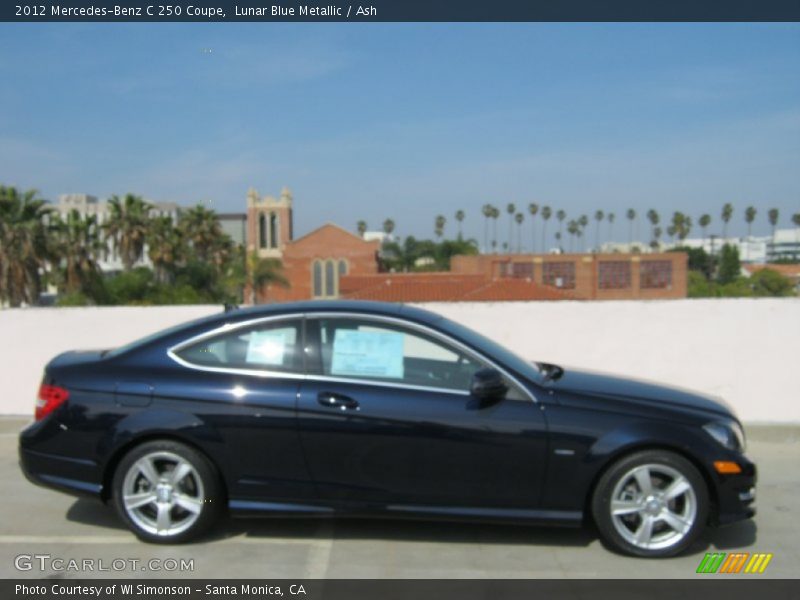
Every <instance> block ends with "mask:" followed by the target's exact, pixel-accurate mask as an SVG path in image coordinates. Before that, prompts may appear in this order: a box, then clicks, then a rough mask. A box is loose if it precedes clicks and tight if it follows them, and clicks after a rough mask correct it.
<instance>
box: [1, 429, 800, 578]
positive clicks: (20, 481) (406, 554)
mask: <svg viewBox="0 0 800 600" xmlns="http://www.w3.org/2000/svg"><path fill="white" fill-rule="evenodd" d="M24 425H25V420H24V419H19V418H11V417H6V418H0V481H2V482H3V484H2V485H3V489H4V491H3V493H2V494H0V507H2V510H0V515H2V519H1V520H0V577H2V578H29V577H30V578H41V577H50V578H66V579H77V578H93V577H103V578H110V577H120V578H130V577H148V578H149V577H152V578H160V577H170V578H173V577H196V578H223V577H233V578H240V577H241V578H245V577H246V578H269V579H275V578H283V579H298V578H329V577H330V578H501V579H503V578H620V577H625V578H658V579H664V578H667V579H671V578H693V577H706V578H708V577H751V578H753V577H759V578H764V577H776V578H777V577H780V578H787V577H798V574H800V570H798V569H797V565H798V562H799V561H800V520H798V518H797V510H798V498H800V468H799V467H798V465H800V427H785V426H775V427H767V426H758V427H749V428H747V429H748V434H749V448H748V455H749V456H750V457H751V458H752V459H753V460H755V461H756V463H757V464H758V467H759V484H758V488H757V490H758V493H757V500H756V507H757V510H758V514H757V515H756V518H755V519H754V520H752V521H747V522H743V523H738V524H734V525H731V526H729V527H725V528H720V529H711V530H709V531H708V532H707V533H706V534H705V535H704V536H703V537H702V539H701V540H699V541H698V542H697V543H696V544H695V545H694V546H693V547H692V548H691V549H690V551H689V552H688V553H686V554H683V555H681V556H679V557H676V558H671V559H660V560H646V559H635V558H630V557H625V556H620V555H618V554H614V553H613V552H611V551H609V550H607V549H606V548H605V547H604V546H603V545H602V544H601V543H600V541H599V540H598V539H597V536H596V534H595V533H594V532H593V531H592V530H591V529H579V530H574V529H560V528H544V527H519V526H507V525H485V524H464V523H442V522H422V521H405V520H403V521H394V520H353V519H325V520H316V519H247V520H242V519H226V520H224V521H223V522H222V523H220V524H219V526H217V527H216V528H215V530H214V531H213V533H212V534H211V535H210V536H209V537H208V538H207V539H204V540H203V541H201V542H197V543H192V544H184V545H179V546H160V545H151V544H146V543H143V542H140V541H138V540H137V539H136V538H135V537H134V536H133V535H132V534H131V533H129V532H128V531H127V530H126V529H125V528H124V527H123V526H122V525H121V523H120V521H119V520H118V519H117V516H116V514H115V513H114V510H113V509H112V508H111V507H106V506H104V505H102V504H100V503H97V502H94V501H91V500H85V499H75V498H73V497H70V496H67V495H64V494H60V493H57V492H53V491H49V490H46V489H42V488H39V487H37V486H34V485H32V484H30V483H29V482H28V481H27V480H26V479H25V478H24V477H23V475H22V474H21V472H20V470H19V467H18V464H17V432H18V431H19V430H20V429H21V428H22V427H23V426H24ZM706 552H750V553H755V552H763V553H772V554H773V558H772V560H771V562H770V563H769V566H768V568H767V569H766V571H765V572H764V573H763V574H760V575H743V574H740V575H730V576H727V575H697V574H696V573H695V571H696V569H697V566H698V565H699V563H700V561H701V560H702V558H703V556H704V554H705V553H706ZM103 569H105V570H103Z"/></svg>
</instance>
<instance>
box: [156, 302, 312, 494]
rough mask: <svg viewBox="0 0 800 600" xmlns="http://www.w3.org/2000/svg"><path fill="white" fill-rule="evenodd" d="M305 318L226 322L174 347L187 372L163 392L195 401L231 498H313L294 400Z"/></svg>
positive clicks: (300, 371)
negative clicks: (219, 452)
mask: <svg viewBox="0 0 800 600" xmlns="http://www.w3.org/2000/svg"><path fill="white" fill-rule="evenodd" d="M302 324H303V321H302V317H300V316H295V317H291V318H277V319H276V318H269V319H262V320H259V321H257V322H254V323H248V324H245V325H243V326H233V327H227V328H225V329H224V330H222V331H219V332H211V334H210V335H205V336H201V337H200V338H199V339H195V340H190V341H188V342H186V343H184V344H181V345H180V346H179V347H178V348H174V349H173V350H172V351H171V352H172V355H173V357H174V358H175V359H176V360H177V361H179V362H180V363H182V364H183V365H184V366H185V367H188V368H187V369H184V377H183V378H180V379H175V378H172V381H171V383H170V384H169V387H167V386H165V385H160V386H159V390H160V393H161V394H163V395H166V396H171V397H174V398H181V397H183V398H184V399H186V400H192V401H193V402H192V405H191V406H192V410H193V411H194V412H195V414H197V415H198V416H199V417H200V419H201V420H202V422H203V423H204V424H206V425H207V426H208V432H207V433H205V434H204V435H205V436H206V437H208V438H209V442H210V443H214V442H219V446H220V447H221V448H222V449H224V451H225V452H226V454H227V456H229V463H230V468H229V471H230V472H231V473H232V475H231V479H232V481H231V484H230V487H231V489H229V493H230V496H231V499H232V501H233V502H234V504H235V503H236V502H240V501H242V500H273V501H275V500H286V501H291V500H307V499H310V498H313V497H315V489H314V484H313V481H312V480H311V477H310V475H309V472H308V469H307V467H306V464H305V460H304V458H303V453H302V447H301V444H300V438H299V435H298V432H297V423H296V418H295V405H296V402H297V394H298V391H299V386H300V381H301V379H302V377H303V374H304V365H303V362H304V360H303V352H302Z"/></svg>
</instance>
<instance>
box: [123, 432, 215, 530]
mask: <svg viewBox="0 0 800 600" xmlns="http://www.w3.org/2000/svg"><path fill="white" fill-rule="evenodd" d="M140 461H141V462H140ZM143 465H150V466H152V467H153V468H154V471H149V474H150V477H148V476H145V474H144V470H143ZM170 465H173V467H172V469H171V470H170ZM179 465H180V466H181V468H182V469H183V470H187V467H186V466H185V465H189V468H190V469H191V470H190V471H188V472H187V474H186V475H185V476H183V477H181V479H180V481H177V482H174V481H172V480H171V478H172V477H173V475H174V476H177V475H178V473H179V472H182V471H178V466H179ZM145 470H149V468H148V469H145ZM156 475H158V477H156ZM154 479H155V480H156V481H157V482H158V483H157V484H156V485H154V484H153V483H152V482H153V480H154ZM126 492H127V495H126ZM137 494H138V495H139V496H141V499H142V504H141V505H140V506H138V507H136V506H134V504H135V503H136V500H135V497H136V496H137ZM146 496H147V497H150V496H152V497H153V498H155V499H156V500H154V501H150V502H146V503H145V502H144V501H145V500H146V499H147V498H146ZM125 498H127V499H128V500H127V503H128V504H129V506H126V500H125ZM112 499H113V503H114V506H115V508H116V510H117V512H118V513H119V515H120V517H121V518H122V520H123V521H124V522H125V524H126V525H127V526H128V528H129V529H130V530H131V531H133V532H134V533H135V534H136V536H137V537H138V538H139V539H141V540H143V541H146V542H152V543H157V544H179V543H183V542H187V541H189V540H192V539H195V538H197V537H198V536H201V535H202V534H204V533H205V532H207V531H208V529H209V528H210V527H211V526H212V525H213V524H214V522H215V521H216V520H217V519H218V518H219V515H220V514H221V512H222V509H223V505H224V488H223V486H222V484H221V481H220V477H219V474H218V472H217V470H216V468H215V467H214V465H213V464H212V463H211V461H209V460H208V458H206V456H205V455H204V454H202V453H201V452H198V451H197V450H195V449H194V448H192V447H191V446H187V445H186V444H182V443H180V442H175V441H172V440H153V441H150V442H145V443H143V444H141V445H139V446H136V447H135V448H133V449H132V450H130V451H129V452H128V453H127V454H126V455H125V456H124V457H123V458H122V460H121V461H120V462H119V464H118V465H117V468H116V470H115V472H114V479H113V482H112ZM184 507H188V508H184ZM162 514H166V515H167V516H165V517H164V519H163V520H162V519H161V515H162ZM173 521H174V523H173ZM167 523H170V524H171V526H167Z"/></svg>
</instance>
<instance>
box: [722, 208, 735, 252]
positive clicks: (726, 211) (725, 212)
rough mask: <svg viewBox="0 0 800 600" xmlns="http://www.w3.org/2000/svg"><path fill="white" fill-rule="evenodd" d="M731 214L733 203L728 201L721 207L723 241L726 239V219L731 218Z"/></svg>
mask: <svg viewBox="0 0 800 600" xmlns="http://www.w3.org/2000/svg"><path fill="white" fill-rule="evenodd" d="M732 216H733V205H732V204H730V203H726V204H725V205H723V207H722V223H723V225H722V240H723V243H725V240H727V239H728V221H730V220H731V217H732Z"/></svg>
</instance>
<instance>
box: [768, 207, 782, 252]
mask: <svg viewBox="0 0 800 600" xmlns="http://www.w3.org/2000/svg"><path fill="white" fill-rule="evenodd" d="M779 214H780V213H778V209H777V208H770V209H769V211H768V212H767V217H768V218H769V224H770V227H772V243H773V245H774V244H775V228H776V227H777V226H778V216H779Z"/></svg>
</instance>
